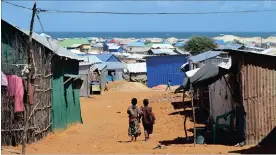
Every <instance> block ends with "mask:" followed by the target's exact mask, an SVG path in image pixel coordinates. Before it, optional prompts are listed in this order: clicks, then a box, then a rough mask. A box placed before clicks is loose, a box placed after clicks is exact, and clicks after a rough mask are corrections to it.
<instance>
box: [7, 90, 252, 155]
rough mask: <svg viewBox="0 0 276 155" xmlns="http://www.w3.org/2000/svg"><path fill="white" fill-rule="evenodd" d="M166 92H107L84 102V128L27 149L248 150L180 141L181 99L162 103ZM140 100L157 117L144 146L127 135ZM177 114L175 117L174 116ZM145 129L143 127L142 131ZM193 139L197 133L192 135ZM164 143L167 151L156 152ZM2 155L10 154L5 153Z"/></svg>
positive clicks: (73, 128) (81, 151)
mask: <svg viewBox="0 0 276 155" xmlns="http://www.w3.org/2000/svg"><path fill="white" fill-rule="evenodd" d="M162 96H164V91H153V90H149V91H138V92H111V91H110V92H104V93H103V94H102V95H98V96H93V97H92V98H81V109H82V117H83V122H84V123H83V124H76V125H72V126H71V127H69V128H68V129H67V130H65V131H62V132H56V133H53V134H50V135H49V136H48V137H46V138H45V139H43V140H41V141H39V142H37V143H35V144H31V145H28V146H27V153H32V154H34V153H35V154H38V153H39V154H44V153H45V154H46V153H47V154H48V153H50V154H54V153H60V154H65V153H68V154H69V153H70V154H74V153H76V154H93V153H122V154H123V153H131V154H134V153H135V154H137V153H154V154H156V153H166V154H171V153H185V154H186V153H204V154H205V153H206V154H209V153H216V154H217V153H218V154H220V153H232V152H233V151H237V150H243V149H247V148H249V146H246V147H242V148H241V147H233V146H223V145H196V146H194V145H193V144H185V142H184V141H183V140H182V141H180V140H176V139H177V138H179V137H180V139H181V137H182V138H183V136H184V127H183V115H179V114H177V113H175V112H177V110H175V109H174V108H173V106H172V105H171V101H170V99H169V98H170V97H173V96H174V97H175V98H181V96H179V95H178V96H177V95H173V94H166V95H165V96H167V99H164V98H163V99H162ZM133 97H136V98H137V99H138V104H139V106H140V105H142V100H143V99H144V98H149V99H150V101H152V103H151V106H152V107H153V110H154V113H155V115H156V118H157V120H156V125H155V126H154V134H153V135H152V138H151V139H150V140H149V141H148V142H143V141H142V140H143V138H144V137H143V136H144V135H143V134H142V135H141V137H139V139H138V141H137V142H133V143H130V142H129V140H130V138H129V137H128V135H127V129H128V118H127V114H126V109H127V107H128V106H129V104H130V100H131V98H133ZM171 113H174V115H170V114H171ZM187 127H188V128H192V127H193V123H192V122H191V121H188V122H187ZM141 129H142V127H141ZM188 135H189V136H192V135H193V133H191V132H188ZM159 142H163V143H165V144H167V148H165V149H153V148H154V147H155V146H157V145H158V144H159ZM4 148H6V149H13V150H20V149H21V146H18V147H15V148H14V147H4ZM2 153H7V152H5V151H2Z"/></svg>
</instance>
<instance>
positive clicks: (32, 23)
mask: <svg viewBox="0 0 276 155" xmlns="http://www.w3.org/2000/svg"><path fill="white" fill-rule="evenodd" d="M35 13H36V2H35V3H34V6H33V13H32V18H31V24H30V34H29V40H28V65H29V66H31V67H30V71H29V73H28V76H27V77H28V78H27V93H28V95H27V96H28V97H27V103H25V104H24V108H25V110H24V123H23V124H24V126H23V127H24V130H23V137H22V154H23V155H25V154H26V143H27V131H28V126H29V123H28V118H27V113H28V109H29V108H28V107H29V105H30V104H29V103H30V98H29V96H30V89H29V84H30V83H31V78H32V70H33V49H32V39H33V37H32V34H33V27H34V17H35Z"/></svg>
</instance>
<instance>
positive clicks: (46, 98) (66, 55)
mask: <svg viewBox="0 0 276 155" xmlns="http://www.w3.org/2000/svg"><path fill="white" fill-rule="evenodd" d="M1 25H2V35H1V38H2V40H1V43H2V51H1V53H2V57H1V60H2V61H1V66H2V68H1V69H2V72H4V73H5V74H6V75H17V76H18V77H19V78H21V79H23V80H24V79H26V78H25V75H24V74H23V75H22V73H21V72H22V69H24V66H25V65H26V63H27V53H26V51H27V46H26V45H27V42H28V35H29V31H24V30H22V29H20V28H18V27H14V26H12V25H11V24H9V23H7V22H5V21H3V20H2V21H1ZM32 37H33V41H32V43H33V44H32V46H33V50H34V52H33V58H34V63H35V68H36V76H35V77H34V79H33V80H34V85H33V87H34V89H33V90H34V91H33V100H32V101H31V105H30V106H29V109H27V111H24V112H27V114H28V118H29V121H28V122H29V130H28V131H27V139H28V143H33V142H36V141H38V140H40V139H42V138H44V137H46V136H47V135H48V133H49V132H50V131H54V130H55V129H57V128H60V129H64V128H66V127H67V125H68V124H71V123H78V122H82V120H81V112H80V101H79V89H80V83H81V80H75V81H72V80H69V81H68V82H67V84H64V81H66V80H65V79H66V78H67V76H70V77H72V76H73V77H74V78H76V76H77V75H78V67H79V65H78V64H79V61H82V58H80V57H79V56H77V55H76V54H74V53H72V52H70V51H68V50H66V49H65V48H62V47H60V46H59V45H58V44H57V43H56V42H54V41H51V40H48V39H47V38H46V37H45V36H40V35H38V34H36V33H33V36H32ZM1 94H2V100H1V106H2V108H1V115H2V119H1V135H2V137H1V141H2V145H18V144H21V141H22V131H23V119H22V118H23V113H24V112H21V111H20V112H15V113H14V107H13V105H14V104H13V103H14V102H15V101H14V99H12V98H8V97H7V96H6V95H3V94H5V93H4V92H1ZM23 101H24V100H23ZM24 102H25V101H24Z"/></svg>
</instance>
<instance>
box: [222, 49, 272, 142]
mask: <svg viewBox="0 0 276 155" xmlns="http://www.w3.org/2000/svg"><path fill="white" fill-rule="evenodd" d="M225 51H226V52H229V53H230V55H231V58H232V61H233V65H234V67H235V72H234V73H236V75H237V77H236V79H235V81H239V82H238V83H237V86H236V87H234V88H233V90H234V94H235V96H237V97H236V98H237V99H235V102H238V103H240V104H241V105H242V107H244V113H245V114H244V118H243V117H241V118H240V121H241V120H243V119H245V120H244V123H245V128H246V131H245V140H246V144H249V145H252V144H253V145H256V144H263V143H264V141H266V139H270V140H271V141H269V142H268V141H267V143H269V144H274V145H275V144H276V141H275V138H271V136H275V134H274V135H273V134H272V132H273V130H275V127H276V121H275V120H276V115H275V114H276V98H275V92H276V82H275V81H276V76H275V75H276V63H275V62H276V54H275V53H274V54H271V53H270V54H262V53H258V52H249V51H245V50H232V49H228V50H227V49H226V50H225ZM238 90H239V91H238ZM240 128H241V129H239V130H242V129H243V128H244V126H242V125H241V127H240ZM269 136H270V137H269ZM273 139H274V140H273Z"/></svg>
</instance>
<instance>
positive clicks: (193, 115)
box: [191, 88, 196, 146]
mask: <svg viewBox="0 0 276 155" xmlns="http://www.w3.org/2000/svg"><path fill="white" fill-rule="evenodd" d="M191 90H192V109H193V119H194V146H195V144H196V118H195V108H194V91H193V88H191Z"/></svg>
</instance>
